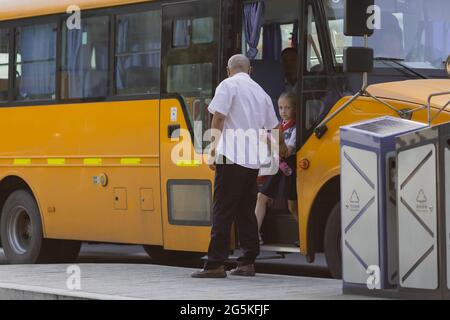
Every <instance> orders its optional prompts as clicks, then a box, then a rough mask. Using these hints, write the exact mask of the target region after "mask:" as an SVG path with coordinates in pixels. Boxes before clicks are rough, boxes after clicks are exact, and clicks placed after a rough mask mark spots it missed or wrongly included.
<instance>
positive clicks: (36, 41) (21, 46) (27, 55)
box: [15, 24, 56, 100]
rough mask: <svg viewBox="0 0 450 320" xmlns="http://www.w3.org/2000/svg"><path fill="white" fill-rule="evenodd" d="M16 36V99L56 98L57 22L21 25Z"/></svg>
mask: <svg viewBox="0 0 450 320" xmlns="http://www.w3.org/2000/svg"><path fill="white" fill-rule="evenodd" d="M16 30H17V36H16V41H17V42H16V48H17V50H16V78H15V90H16V91H15V98H16V99H17V100H54V99H55V98H56V94H55V92H56V90H55V87H56V82H55V75H56V25H55V24H42V25H34V26H26V27H19V28H17V29H16Z"/></svg>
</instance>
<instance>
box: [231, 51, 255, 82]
mask: <svg viewBox="0 0 450 320" xmlns="http://www.w3.org/2000/svg"><path fill="white" fill-rule="evenodd" d="M228 71H229V75H230V77H231V76H233V75H235V74H236V73H239V72H245V73H250V60H249V59H248V58H247V57H246V56H245V55H243V54H235V55H234V56H232V57H231V58H230V60H228Z"/></svg>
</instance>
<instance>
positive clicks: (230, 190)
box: [204, 164, 259, 269]
mask: <svg viewBox="0 0 450 320" xmlns="http://www.w3.org/2000/svg"><path fill="white" fill-rule="evenodd" d="M257 177H258V170H255V169H249V168H246V167H242V166H240V165H237V164H217V165H216V176H215V180H214V204H213V226H212V230H211V242H210V244H209V249H208V260H207V262H206V263H205V266H204V268H205V269H215V268H217V267H219V266H221V265H223V264H224V262H225V260H226V259H227V258H228V254H229V252H230V234H231V227H232V224H233V221H234V222H235V223H236V226H237V230H238V238H239V243H240V247H241V250H242V251H243V255H242V256H241V257H240V258H239V259H238V263H239V265H247V264H252V263H254V261H255V259H256V257H257V256H258V255H259V237H258V222H257V220H256V216H255V206H256V196H257V187H256V178H257Z"/></svg>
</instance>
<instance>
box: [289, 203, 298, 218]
mask: <svg viewBox="0 0 450 320" xmlns="http://www.w3.org/2000/svg"><path fill="white" fill-rule="evenodd" d="M288 209H289V212H290V213H291V214H292V216H293V217H294V219H295V221H297V222H298V212H297V201H296V200H288Z"/></svg>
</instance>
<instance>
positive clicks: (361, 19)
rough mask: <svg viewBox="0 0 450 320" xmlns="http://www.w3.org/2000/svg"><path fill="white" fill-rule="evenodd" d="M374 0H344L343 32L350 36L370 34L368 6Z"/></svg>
mask: <svg viewBox="0 0 450 320" xmlns="http://www.w3.org/2000/svg"><path fill="white" fill-rule="evenodd" d="M374 5H375V0H346V1H345V13H344V34H345V35H346V36H351V37H363V36H366V35H367V36H371V35H372V34H373V28H369V25H368V21H369V19H370V15H371V12H370V10H369V9H370V7H373V6H374Z"/></svg>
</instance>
